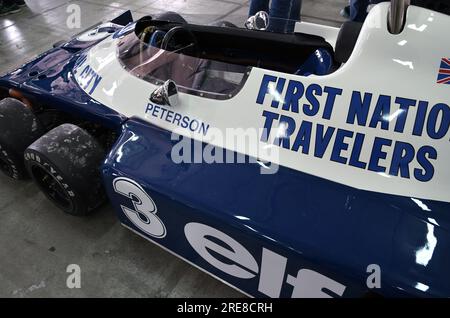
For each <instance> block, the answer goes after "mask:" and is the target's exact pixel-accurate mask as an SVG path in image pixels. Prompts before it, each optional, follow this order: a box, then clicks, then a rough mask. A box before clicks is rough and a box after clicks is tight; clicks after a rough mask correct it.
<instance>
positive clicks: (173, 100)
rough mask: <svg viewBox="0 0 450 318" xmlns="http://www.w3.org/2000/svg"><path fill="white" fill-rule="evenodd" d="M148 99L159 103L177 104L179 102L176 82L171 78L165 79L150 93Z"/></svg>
mask: <svg viewBox="0 0 450 318" xmlns="http://www.w3.org/2000/svg"><path fill="white" fill-rule="evenodd" d="M150 100H151V101H152V102H154V103H157V104H159V105H167V106H172V107H173V106H177V105H178V102H179V101H178V87H177V84H176V83H175V82H174V81H172V80H167V81H165V82H164V84H163V85H161V86H160V87H158V88H157V89H155V91H154V92H153V93H152V94H151V95H150Z"/></svg>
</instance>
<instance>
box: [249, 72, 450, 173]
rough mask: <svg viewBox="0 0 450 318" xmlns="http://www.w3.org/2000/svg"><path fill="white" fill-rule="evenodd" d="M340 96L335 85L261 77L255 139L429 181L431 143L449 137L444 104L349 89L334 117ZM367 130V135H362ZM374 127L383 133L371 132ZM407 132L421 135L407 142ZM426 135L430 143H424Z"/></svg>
mask: <svg viewBox="0 0 450 318" xmlns="http://www.w3.org/2000/svg"><path fill="white" fill-rule="evenodd" d="M283 92H284V94H283ZM342 95H343V90H342V89H340V88H335V87H329V86H325V87H322V86H320V85H317V84H310V85H309V86H305V85H303V83H302V82H300V81H295V80H290V81H287V80H286V79H284V78H281V77H276V76H271V75H265V76H264V77H263V79H262V82H261V86H260V89H259V92H258V96H257V99H256V103H257V104H259V105H267V103H269V105H270V108H269V109H266V110H263V111H262V117H263V120H264V132H263V134H262V135H261V141H262V142H271V143H273V144H275V145H277V146H279V147H281V148H285V149H288V150H290V151H294V152H298V153H299V154H302V155H308V156H314V157H316V158H320V159H326V160H330V161H333V162H336V163H339V164H343V165H349V166H352V167H354V168H357V169H364V170H367V171H373V172H377V173H384V174H386V175H390V176H396V177H401V178H405V179H411V178H414V179H415V180H418V181H421V182H428V181H430V180H432V178H433V176H434V173H435V166H434V164H435V161H436V160H437V159H438V156H439V154H438V151H437V150H436V148H435V147H433V145H431V144H432V143H436V142H438V141H440V140H445V141H447V142H448V141H449V136H448V133H449V126H450V108H449V106H448V105H447V104H445V103H437V104H430V103H429V102H428V101H424V100H415V99H409V98H403V97H392V96H387V95H379V96H375V95H374V94H372V93H368V92H360V91H353V92H352V93H351V98H350V100H349V101H348V104H347V105H348V107H347V108H346V109H345V114H346V116H344V117H339V118H338V119H336V118H333V115H334V112H335V107H334V106H335V104H336V101H337V100H339V99H340V98H342ZM269 98H271V100H268V99H269ZM339 104H340V105H342V101H341V102H340V103H339ZM343 105H345V103H344V104H343ZM413 110H415V111H413ZM339 112H342V109H340V110H339ZM339 120H341V121H343V122H342V125H341V124H339V126H341V127H342V126H347V127H349V128H350V129H351V127H352V126H353V127H364V128H365V129H360V130H361V131H364V132H356V131H355V130H356V129H351V130H347V129H343V128H338V127H336V123H338V122H339ZM327 122H329V124H328V123H327ZM276 127H278V129H275V128H276ZM280 127H282V128H283V129H282V130H283V131H282V133H281V134H280ZM369 129H373V133H370V134H368V133H365V132H368V131H369ZM380 131H384V134H383V135H384V137H382V136H376V135H377V132H380ZM386 132H388V134H386ZM386 136H390V137H389V138H386ZM413 136H415V137H422V136H423V137H425V138H423V137H422V138H418V140H420V141H421V143H422V145H420V146H417V145H416V146H415V145H413V144H411V143H410V142H409V140H410V139H411V138H413ZM427 139H428V140H430V141H431V142H430V144H426V140H427ZM350 145H353V146H352V148H351V149H349V148H350Z"/></svg>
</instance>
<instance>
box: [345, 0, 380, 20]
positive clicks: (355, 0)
mask: <svg viewBox="0 0 450 318" xmlns="http://www.w3.org/2000/svg"><path fill="white" fill-rule="evenodd" d="M384 1H387V0H350V3H349V5H348V6H346V7H345V8H344V9H342V10H341V16H343V17H344V18H347V19H349V20H350V21H355V22H364V20H365V19H366V17H367V13H368V12H367V11H368V8H369V5H373V4H378V3H380V2H384Z"/></svg>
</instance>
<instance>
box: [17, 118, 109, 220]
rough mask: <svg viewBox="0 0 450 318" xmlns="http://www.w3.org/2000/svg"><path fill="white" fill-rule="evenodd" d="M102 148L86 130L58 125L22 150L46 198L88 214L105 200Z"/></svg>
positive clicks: (68, 209)
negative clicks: (101, 169) (101, 167)
mask: <svg viewBox="0 0 450 318" xmlns="http://www.w3.org/2000/svg"><path fill="white" fill-rule="evenodd" d="M104 157H105V151H104V150H103V147H102V146H101V145H100V144H99V143H98V142H97V141H96V140H95V139H94V138H93V137H92V136H91V135H90V134H88V133H87V132H86V131H84V130H83V129H81V128H79V127H77V126H75V125H72V124H64V125H61V126H58V127H56V128H54V129H53V130H51V131H50V132H48V133H47V134H45V135H43V136H42V137H41V138H39V139H38V140H36V141H35V142H34V143H33V144H32V145H31V146H29V147H28V148H27V149H26V150H25V165H26V167H27V170H28V172H29V174H30V175H31V177H32V178H33V180H34V182H35V183H36V184H37V185H38V187H39V189H40V190H41V191H42V192H43V193H44V194H45V195H46V197H47V198H48V199H49V200H50V201H51V202H53V203H54V204H55V205H56V206H57V207H59V208H60V209H61V210H63V211H64V212H66V213H68V214H71V215H77V216H83V215H88V214H89V213H91V212H92V211H94V210H95V209H96V208H98V207H99V206H100V205H101V204H102V203H104V202H105V200H106V195H105V192H104V189H103V184H102V180H101V173H100V166H101V163H102V161H103V159H104Z"/></svg>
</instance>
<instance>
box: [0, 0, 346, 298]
mask: <svg viewBox="0 0 450 318" xmlns="http://www.w3.org/2000/svg"><path fill="white" fill-rule="evenodd" d="M26 2H27V4H28V7H27V8H24V9H23V10H22V12H20V13H17V14H14V15H8V16H6V17H0V73H3V72H6V71H8V70H10V69H12V68H13V67H15V66H18V65H20V64H22V63H23V62H25V61H26V60H29V59H31V58H32V57H33V56H34V55H36V54H38V53H41V52H44V51H46V50H48V49H49V48H50V47H51V45H52V44H53V43H55V42H57V41H59V40H61V39H69V38H70V37H71V36H72V35H74V34H77V33H79V32H80V31H81V30H83V29H85V28H87V27H89V26H91V25H93V24H95V23H97V22H99V21H106V20H108V19H111V18H113V17H115V16H116V15H118V14H120V13H121V12H123V11H124V10H125V9H131V10H132V11H133V15H134V17H135V18H139V17H142V16H144V15H147V14H157V13H161V12H163V11H164V10H166V9H167V8H170V10H172V11H178V12H182V13H183V15H184V16H186V18H187V19H188V20H189V21H191V22H196V23H208V22H211V21H214V20H216V19H218V18H220V19H222V20H223V19H224V20H229V21H231V22H235V23H242V21H244V20H245V17H246V15H247V11H248V2H249V0H115V1H104V0H83V1H81V0H80V1H66V0H32V1H31V0H27V1H26ZM346 2H347V1H346V0H303V11H302V15H303V19H304V20H305V21H312V22H317V23H321V24H327V25H333V26H339V25H340V24H341V23H342V21H343V20H342V18H341V17H340V16H339V10H340V9H341V8H342V7H343V6H344V5H345V3H346ZM72 3H73V4H78V5H80V8H81V28H80V29H69V28H68V27H67V25H66V19H67V16H68V14H67V13H66V10H67V7H68V5H69V4H72ZM0 242H1V243H0V297H242V295H241V294H240V293H239V292H237V291H235V290H233V289H231V288H230V287H228V286H225V285H224V284H222V283H220V282H218V281H216V280H215V279H213V278H211V277H209V276H208V275H207V274H204V273H202V272H201V271H199V270H197V269H196V268H193V267H192V266H190V265H188V264H186V263H184V262H183V261H181V260H179V259H177V258H176V257H174V256H172V255H171V254H169V253H167V252H165V251H163V250H162V249H160V248H159V247H156V246H154V245H152V244H150V243H148V242H147V241H146V240H144V239H142V238H140V237H138V236H137V235H135V234H134V233H132V232H130V231H128V230H126V229H125V228H123V227H122V226H121V225H120V224H119V223H118V222H117V221H116V218H115V215H114V212H113V211H112V208H111V207H110V206H106V207H104V208H103V209H101V210H100V211H99V212H98V213H96V214H94V215H93V216H90V217H88V218H76V217H71V216H67V215H64V214H63V213H61V212H60V211H59V210H58V209H57V208H55V207H54V206H53V205H52V204H51V203H49V202H48V201H47V200H46V199H45V198H44V196H43V195H42V194H41V193H40V192H39V191H38V189H37V188H36V187H35V186H34V184H32V183H31V182H17V181H12V180H10V179H8V178H6V177H4V176H3V175H1V174H0ZM69 264H78V265H80V267H81V288H80V289H69V288H67V286H66V279H67V276H68V273H66V268H67V266H68V265H69Z"/></svg>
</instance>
